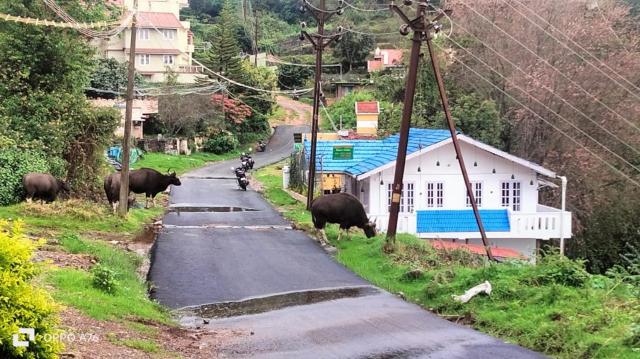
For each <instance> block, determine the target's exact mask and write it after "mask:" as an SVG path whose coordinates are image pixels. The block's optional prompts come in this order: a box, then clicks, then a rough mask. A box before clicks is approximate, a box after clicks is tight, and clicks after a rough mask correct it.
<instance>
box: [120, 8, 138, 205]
mask: <svg viewBox="0 0 640 359" xmlns="http://www.w3.org/2000/svg"><path fill="white" fill-rule="evenodd" d="M133 7H134V9H133V11H134V13H133V20H132V22H131V45H130V46H129V74H128V78H127V102H126V106H127V109H126V111H125V116H124V138H123V139H122V170H121V171H120V201H119V203H118V214H119V215H120V216H121V217H125V216H126V215H127V212H128V210H129V157H130V152H131V151H130V149H129V147H130V146H131V117H132V116H133V85H134V81H135V72H136V37H137V34H138V31H137V25H138V0H135V1H134V4H133Z"/></svg>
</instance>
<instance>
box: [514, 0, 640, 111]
mask: <svg viewBox="0 0 640 359" xmlns="http://www.w3.org/2000/svg"><path fill="white" fill-rule="evenodd" d="M514 1H515V2H517V3H518V4H520V5H521V6H522V7H524V8H525V9H527V10H528V11H529V12H530V13H532V14H533V15H535V16H536V17H537V18H538V19H540V20H541V21H543V22H544V23H546V24H547V25H549V28H551V29H552V30H554V31H556V32H559V33H560V34H562V36H564V38H566V39H567V40H569V42H570V43H571V44H573V45H574V46H576V47H578V48H579V49H580V50H582V51H584V52H585V53H587V54H588V55H589V56H590V57H591V58H593V59H595V60H596V61H597V62H598V63H600V64H601V65H602V66H604V67H606V68H607V69H608V70H609V71H611V72H612V73H614V74H615V75H616V76H618V77H619V78H621V79H622V80H624V82H626V83H628V84H629V85H631V87H633V88H634V89H635V90H638V91H640V87H638V86H636V85H635V84H634V83H632V82H631V81H629V80H628V79H627V78H625V77H624V76H622V75H620V74H619V73H617V72H616V71H615V70H614V69H612V68H611V67H609V65H607V64H606V63H604V62H603V61H601V60H600V59H598V58H597V57H596V56H594V55H593V54H592V53H591V52H589V51H588V50H587V49H585V48H584V47H582V46H581V45H580V44H579V43H577V42H575V41H574V40H573V39H571V38H570V37H569V36H567V35H566V34H565V33H564V32H563V31H562V30H559V29H558V28H557V27H555V26H553V25H552V24H551V23H550V22H549V21H547V20H545V19H544V18H543V17H542V16H540V15H538V14H537V13H536V12H535V11H533V10H531V9H530V8H528V7H527V6H526V5H524V4H523V3H522V2H520V1H518V0H514ZM502 2H504V3H505V4H507V5H509V7H511V8H512V9H513V10H515V11H516V12H517V13H518V14H520V16H522V17H524V18H525V19H527V21H529V22H530V23H531V24H532V25H534V26H536V27H537V28H539V29H540V30H542V31H543V32H544V33H546V34H547V35H549V37H551V38H552V39H554V40H555V41H556V42H558V43H559V44H560V45H562V46H563V47H564V48H566V49H567V50H569V51H571V52H572V53H574V54H575V55H576V56H578V57H579V58H580V60H582V61H584V62H585V63H587V64H589V66H591V67H593V68H594V69H596V70H597V71H598V72H600V73H601V74H603V75H604V76H606V77H607V78H608V79H609V80H611V81H613V82H614V83H616V84H617V85H618V86H620V87H621V88H623V89H624V90H625V91H627V92H629V93H630V94H631V95H632V96H634V97H635V98H637V99H639V100H640V95H638V94H636V93H633V92H631V91H630V90H629V89H628V88H627V87H626V86H622V84H621V83H620V82H618V81H617V80H615V79H614V78H612V77H611V76H609V74H607V73H606V72H604V71H602V69H601V68H599V67H598V66H595V65H593V64H592V63H591V62H589V61H587V60H586V59H585V58H584V57H583V56H582V55H580V54H579V53H578V52H576V51H575V50H573V49H572V48H570V47H569V46H567V45H566V44H565V43H563V42H562V41H560V40H559V39H558V38H557V37H555V36H554V35H553V34H552V33H550V32H549V31H547V30H546V29H545V28H543V27H542V26H540V25H538V24H536V23H535V22H533V21H532V20H531V19H530V18H529V17H528V16H527V15H525V14H524V13H522V12H521V11H520V10H518V9H516V8H515V7H514V6H513V5H511V4H510V3H508V2H507V1H505V0H502ZM614 34H615V33H614ZM615 35H616V37H617V34H615ZM618 40H619V38H618Z"/></svg>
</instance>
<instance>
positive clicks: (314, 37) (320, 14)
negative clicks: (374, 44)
mask: <svg viewBox="0 0 640 359" xmlns="http://www.w3.org/2000/svg"><path fill="white" fill-rule="evenodd" d="M303 1H304V5H303V7H302V10H303V11H305V10H309V12H311V14H312V15H313V17H314V18H315V19H316V22H317V23H318V33H317V34H309V33H307V32H306V31H304V30H302V31H301V32H300V40H304V39H307V40H308V41H309V42H310V43H311V46H313V49H314V51H315V52H316V67H315V71H316V73H315V87H314V90H313V116H312V122H311V153H310V156H309V179H308V187H307V189H308V193H307V209H308V210H310V209H311V202H312V201H313V194H314V191H315V180H316V147H317V143H318V114H319V109H320V92H322V84H321V81H322V51H323V50H324V49H325V48H326V47H327V46H329V45H330V44H331V43H332V42H334V41H338V40H339V38H340V32H341V30H340V28H338V34H335V35H332V36H325V35H324V24H325V22H326V21H328V20H329V19H330V18H331V17H332V16H333V15H335V14H338V15H342V13H343V12H344V9H343V8H342V7H338V8H337V9H336V10H326V6H325V0H320V6H319V7H314V6H313V5H311V4H310V3H309V1H308V0H303ZM300 26H301V27H302V28H304V27H306V24H305V23H304V22H303V23H300Z"/></svg>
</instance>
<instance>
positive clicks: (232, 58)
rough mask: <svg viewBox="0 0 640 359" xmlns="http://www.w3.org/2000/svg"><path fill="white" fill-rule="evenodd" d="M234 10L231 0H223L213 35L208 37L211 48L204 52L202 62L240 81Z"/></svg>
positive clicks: (240, 71) (240, 68)
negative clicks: (210, 37)
mask: <svg viewBox="0 0 640 359" xmlns="http://www.w3.org/2000/svg"><path fill="white" fill-rule="evenodd" d="M234 12H235V10H234V5H233V4H232V3H231V1H229V0H225V2H224V5H223V7H222V12H221V13H220V16H219V22H218V24H217V25H216V30H215V35H214V37H213V38H212V39H209V41H210V42H211V48H210V49H209V50H208V51H207V52H206V53H205V56H204V57H205V59H204V63H205V65H207V66H208V67H210V68H211V69H213V70H214V71H218V72H222V73H224V75H225V76H226V77H229V78H231V79H233V80H236V81H242V80H243V79H244V76H243V73H242V64H241V59H240V46H239V45H238V38H237V36H238V34H237V29H238V28H239V24H238V22H237V21H236V17H235V13H234Z"/></svg>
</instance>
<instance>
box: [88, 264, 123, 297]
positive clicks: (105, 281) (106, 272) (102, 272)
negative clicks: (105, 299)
mask: <svg viewBox="0 0 640 359" xmlns="http://www.w3.org/2000/svg"><path fill="white" fill-rule="evenodd" d="M91 272H92V273H93V286H94V287H95V288H97V289H100V290H102V291H103V292H105V293H109V294H114V293H115V292H116V291H117V288H118V281H117V280H116V276H117V275H116V272H114V271H113V270H111V269H110V268H108V267H106V266H104V265H100V264H99V265H97V266H95V267H94V268H93V269H92V270H91Z"/></svg>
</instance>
